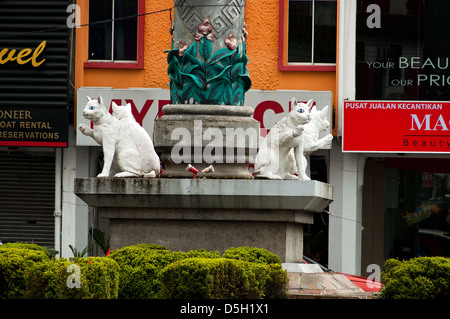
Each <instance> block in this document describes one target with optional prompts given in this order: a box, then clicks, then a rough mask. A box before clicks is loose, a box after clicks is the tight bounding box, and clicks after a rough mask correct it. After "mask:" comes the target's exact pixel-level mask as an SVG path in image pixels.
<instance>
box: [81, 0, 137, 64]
mask: <svg viewBox="0 0 450 319" xmlns="http://www.w3.org/2000/svg"><path fill="white" fill-rule="evenodd" d="M143 13H144V1H143V0H90V1H89V44H88V50H89V51H88V61H87V63H85V67H87V68H142V67H143V37H144V19H143V17H142V16H141V17H140V16H139V14H143Z"/></svg>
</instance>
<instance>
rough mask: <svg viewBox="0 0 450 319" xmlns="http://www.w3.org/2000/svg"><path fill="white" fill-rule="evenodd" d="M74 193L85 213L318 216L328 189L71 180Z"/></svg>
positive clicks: (295, 184)
mask: <svg viewBox="0 0 450 319" xmlns="http://www.w3.org/2000/svg"><path fill="white" fill-rule="evenodd" d="M74 192H75V194H76V195H78V196H79V197H80V198H81V199H82V200H83V201H84V202H86V203H87V204H88V205H89V206H91V207H163V208H180V207H182V208H204V209H259V210H261V209H263V210H271V209H272V210H273V209H274V210H296V211H305V212H313V213H315V212H321V211H322V210H323V209H325V208H326V207H327V206H328V205H329V204H330V203H331V202H332V201H333V192H334V188H333V186H332V185H329V184H325V183H322V182H318V181H291V180H280V181H278V180H276V181H275V180H237V179H175V178H171V179H169V178H167V179H165V178H156V179H146V178H76V179H75V187H74Z"/></svg>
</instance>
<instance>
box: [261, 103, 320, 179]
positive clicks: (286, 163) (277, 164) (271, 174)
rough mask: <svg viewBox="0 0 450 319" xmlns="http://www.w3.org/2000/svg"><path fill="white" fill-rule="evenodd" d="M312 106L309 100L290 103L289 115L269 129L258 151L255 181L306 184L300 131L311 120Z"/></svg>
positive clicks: (301, 133)
mask: <svg viewBox="0 0 450 319" xmlns="http://www.w3.org/2000/svg"><path fill="white" fill-rule="evenodd" d="M312 103H313V100H310V101H308V102H307V103H306V104H305V103H298V102H297V100H296V99H295V98H293V99H292V104H291V106H292V108H291V111H290V112H289V114H288V115H287V116H285V117H284V118H282V119H281V120H280V121H279V122H278V123H277V124H275V125H274V126H273V127H272V129H271V130H270V132H269V134H267V136H266V138H265V140H264V141H263V142H262V145H261V146H260V148H259V151H258V154H257V155H256V158H255V171H254V175H255V178H266V179H298V180H310V178H309V177H308V176H307V175H306V172H305V171H306V164H307V161H306V158H305V156H304V154H303V152H304V148H305V139H304V130H305V126H306V124H307V123H309V121H310V120H311V114H310V110H311V106H312ZM297 168H298V169H297ZM296 173H298V176H297V174H296Z"/></svg>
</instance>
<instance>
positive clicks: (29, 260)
mask: <svg viewBox="0 0 450 319" xmlns="http://www.w3.org/2000/svg"><path fill="white" fill-rule="evenodd" d="M3 246H5V245H2V247H1V248H0V298H1V299H4V298H7V299H22V298H26V297H27V286H26V280H27V277H28V276H29V274H31V273H32V271H33V269H34V267H35V266H36V264H45V263H46V262H47V261H49V257H48V256H47V254H46V253H45V251H43V250H39V249H21V248H11V246H9V247H8V246H7V247H3Z"/></svg>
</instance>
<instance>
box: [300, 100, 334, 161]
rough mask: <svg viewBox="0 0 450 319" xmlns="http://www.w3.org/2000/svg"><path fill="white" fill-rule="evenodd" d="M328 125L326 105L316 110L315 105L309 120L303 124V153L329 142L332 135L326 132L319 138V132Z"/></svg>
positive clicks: (309, 152)
mask: <svg viewBox="0 0 450 319" xmlns="http://www.w3.org/2000/svg"><path fill="white" fill-rule="evenodd" d="M329 127H330V122H329V121H328V105H327V106H325V107H324V108H323V109H322V110H320V111H318V110H317V109H316V107H315V106H313V107H312V110H311V121H310V122H309V123H308V124H306V125H305V130H304V131H303V137H304V140H305V149H304V152H303V153H304V154H305V155H307V154H311V153H312V152H315V151H317V150H318V149H320V148H324V147H326V146H328V145H330V144H331V141H332V140H333V135H331V134H327V135H326V136H324V137H322V138H320V139H319V133H320V132H322V131H325V130H326V129H328V128H329Z"/></svg>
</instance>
